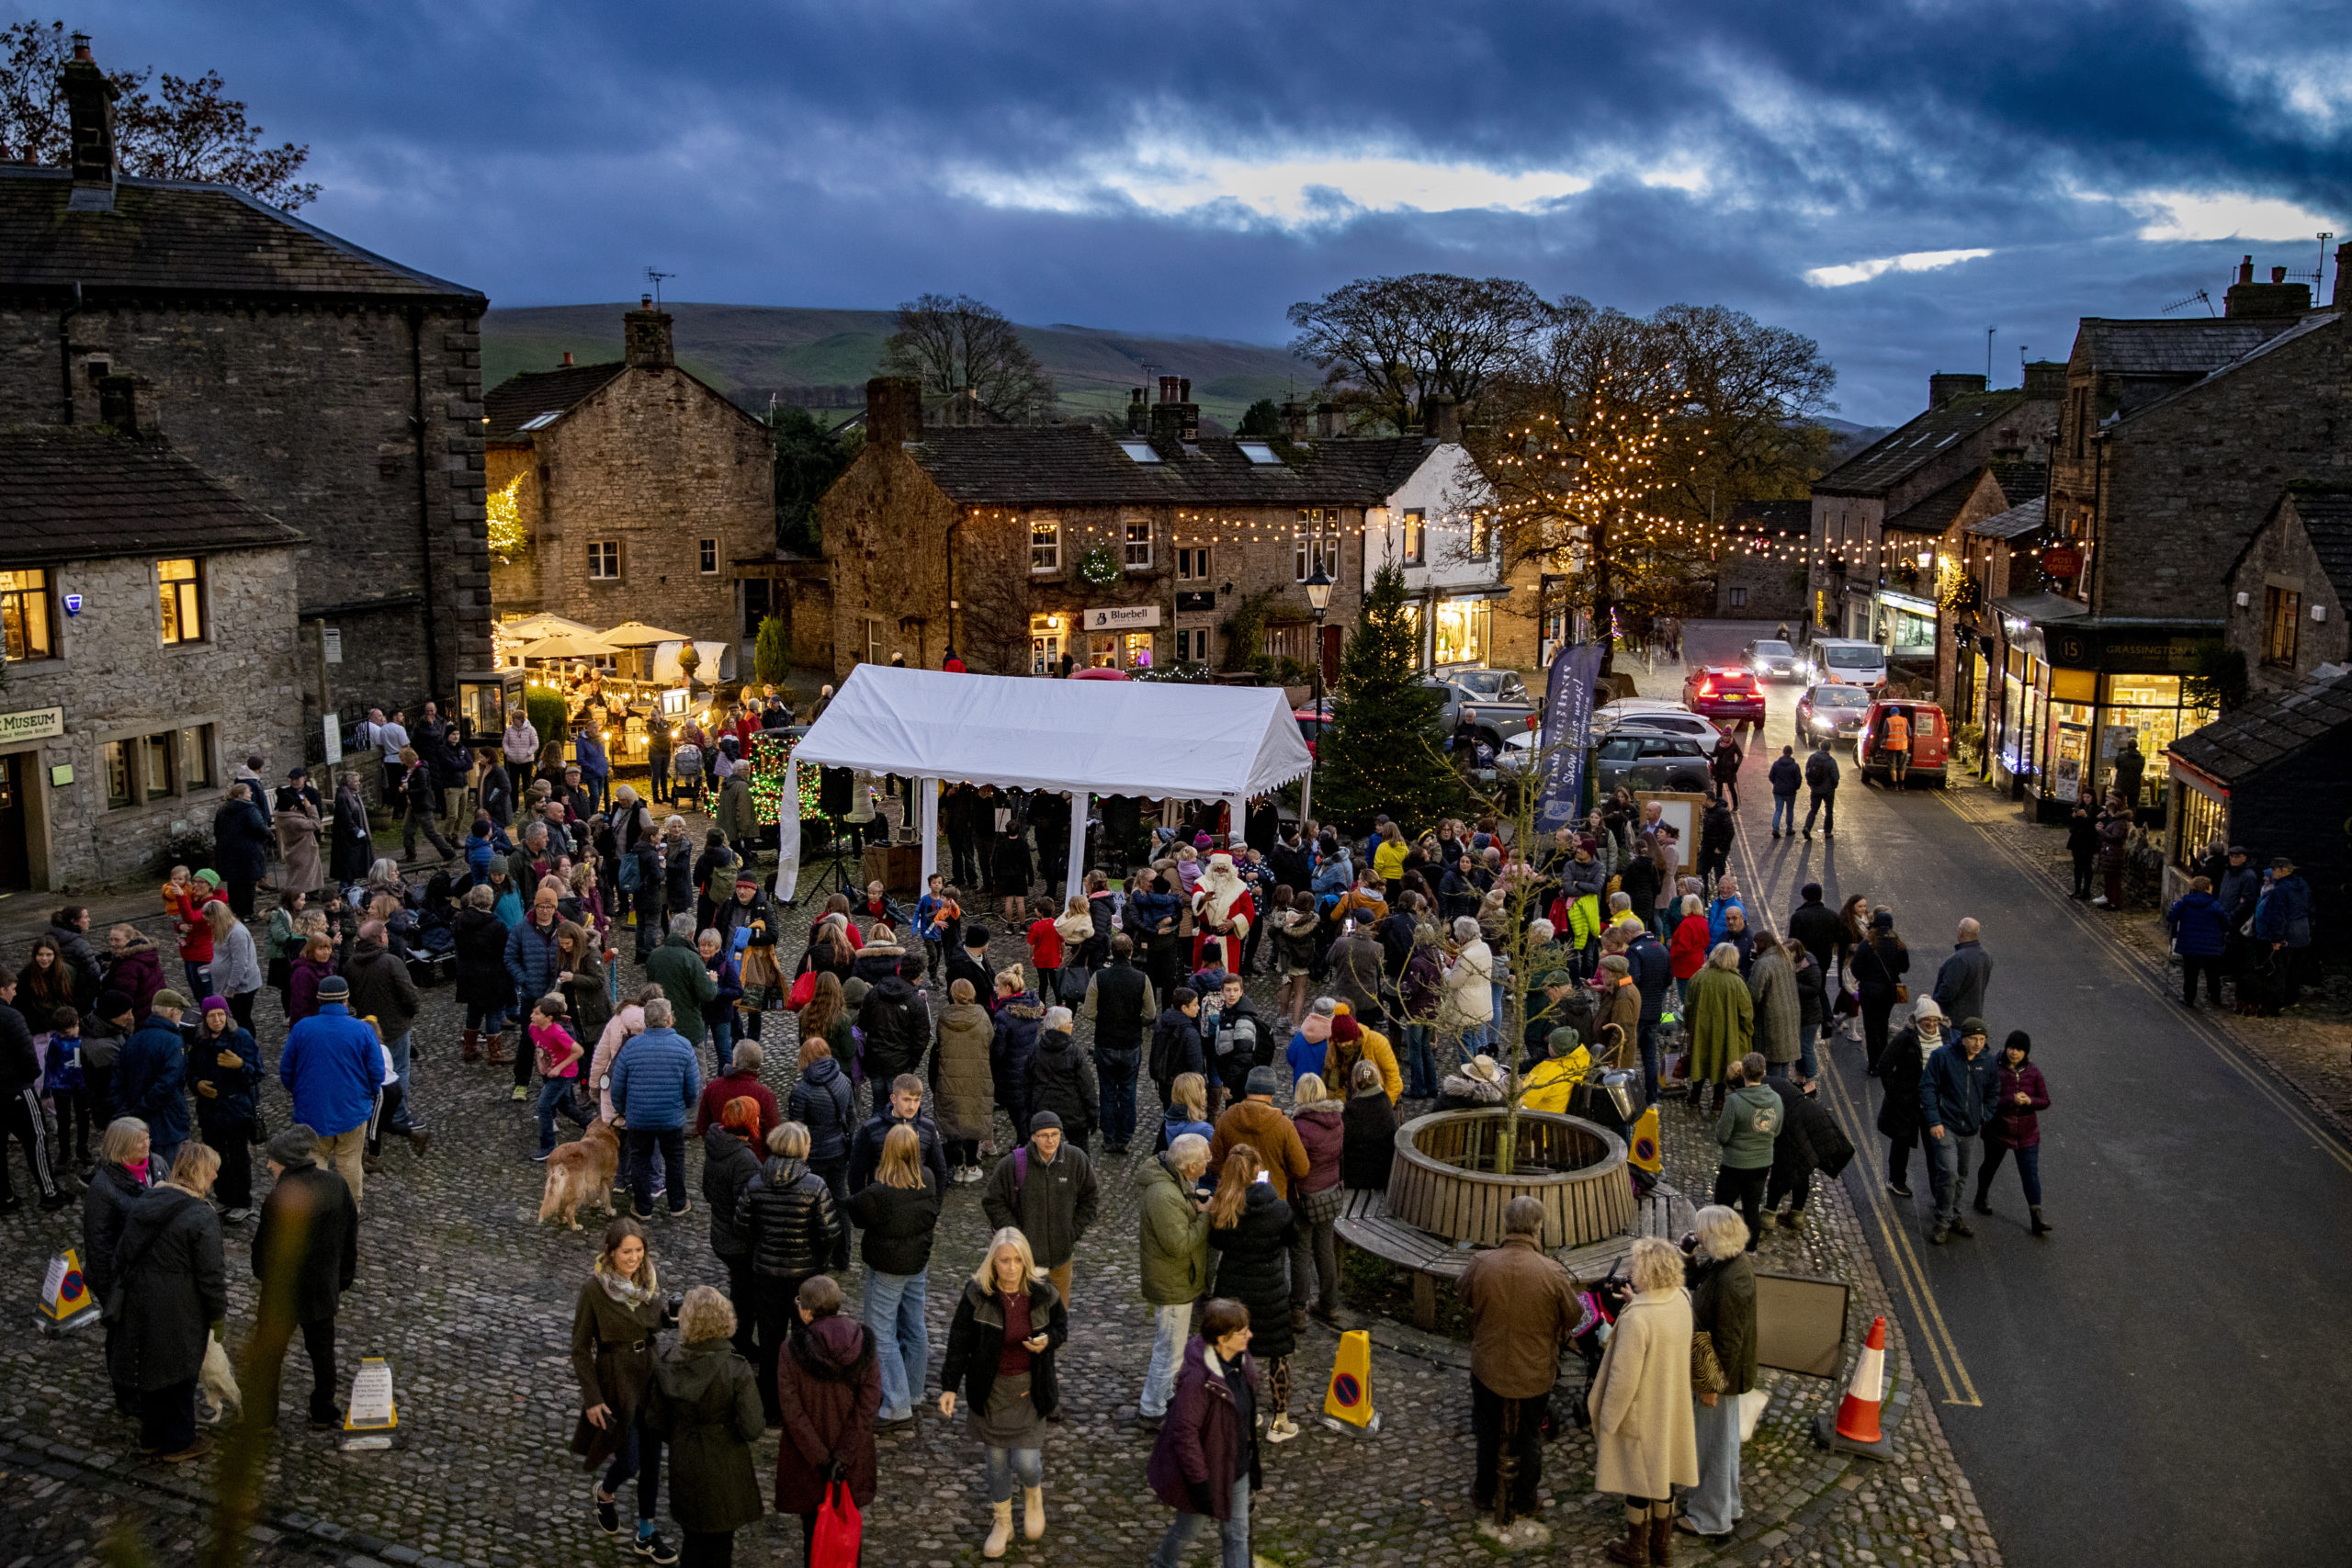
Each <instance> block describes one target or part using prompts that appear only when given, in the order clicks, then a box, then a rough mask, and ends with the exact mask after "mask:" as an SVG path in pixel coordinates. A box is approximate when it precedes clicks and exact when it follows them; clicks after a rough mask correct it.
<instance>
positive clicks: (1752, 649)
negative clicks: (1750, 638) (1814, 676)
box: [1739, 637, 1804, 681]
mask: <svg viewBox="0 0 2352 1568" xmlns="http://www.w3.org/2000/svg"><path fill="white" fill-rule="evenodd" d="M1739 658H1740V662H1741V663H1743V664H1745V665H1747V667H1748V669H1749V670H1751V671H1755V674H1756V678H1757V679H1758V680H1759V681H1796V680H1801V679H1803V678H1804V659H1803V658H1801V657H1800V656H1799V655H1798V653H1797V650H1796V649H1793V648H1792V647H1790V646H1789V645H1788V644H1787V643H1785V642H1782V641H1781V640H1779V639H1778V638H1774V637H1761V638H1758V640H1757V641H1755V642H1751V643H1749V644H1748V645H1747V647H1746V648H1743V649H1740V650H1739Z"/></svg>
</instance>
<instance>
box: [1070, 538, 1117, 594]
mask: <svg viewBox="0 0 2352 1568" xmlns="http://www.w3.org/2000/svg"><path fill="white" fill-rule="evenodd" d="M1121 575H1122V573H1121V571H1120V570H1119V558H1118V557H1116V556H1114V555H1113V554H1112V553H1111V547H1110V546H1108V545H1097V546H1095V547H1093V548H1092V549H1091V550H1089V551H1087V552H1086V553H1085V554H1084V555H1082V556H1080V557H1079V558H1078V576H1079V580H1080V581H1082V582H1086V583H1089V584H1091V585H1092V586H1093V587H1096V588H1108V587H1110V586H1111V584H1113V583H1114V582H1116V581H1119V578H1120V577H1121Z"/></svg>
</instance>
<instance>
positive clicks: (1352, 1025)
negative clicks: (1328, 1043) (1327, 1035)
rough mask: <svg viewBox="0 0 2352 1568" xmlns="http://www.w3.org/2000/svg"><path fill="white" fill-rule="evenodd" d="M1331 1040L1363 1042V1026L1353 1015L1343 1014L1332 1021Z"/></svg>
mask: <svg viewBox="0 0 2352 1568" xmlns="http://www.w3.org/2000/svg"><path fill="white" fill-rule="evenodd" d="M1331 1038H1332V1039H1334V1040H1361V1039H1363V1024H1361V1023H1358V1022H1357V1021H1355V1019H1354V1017H1353V1016H1352V1015H1351V1014H1348V1013H1341V1014H1340V1015H1339V1016H1338V1017H1336V1018H1334V1019H1332V1020H1331Z"/></svg>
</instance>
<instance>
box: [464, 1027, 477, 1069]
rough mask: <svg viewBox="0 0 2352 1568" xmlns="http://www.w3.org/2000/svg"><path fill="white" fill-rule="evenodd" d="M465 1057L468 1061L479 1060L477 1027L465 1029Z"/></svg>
mask: <svg viewBox="0 0 2352 1568" xmlns="http://www.w3.org/2000/svg"><path fill="white" fill-rule="evenodd" d="M465 1059H466V1060H467V1061H469V1062H479V1061H481V1030H479V1029H469V1030H467V1031H466V1046H465Z"/></svg>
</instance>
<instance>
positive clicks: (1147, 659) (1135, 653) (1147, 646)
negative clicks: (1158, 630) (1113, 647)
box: [1127, 632, 1151, 670]
mask: <svg viewBox="0 0 2352 1568" xmlns="http://www.w3.org/2000/svg"><path fill="white" fill-rule="evenodd" d="M1127 668H1128V669H1130V670H1148V669H1150V668H1151V633H1149V632H1129V633H1128V634H1127Z"/></svg>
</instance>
